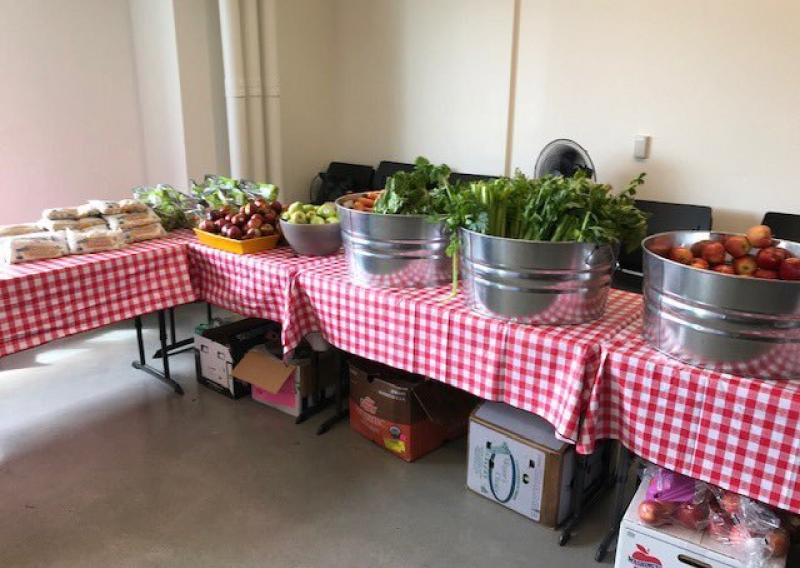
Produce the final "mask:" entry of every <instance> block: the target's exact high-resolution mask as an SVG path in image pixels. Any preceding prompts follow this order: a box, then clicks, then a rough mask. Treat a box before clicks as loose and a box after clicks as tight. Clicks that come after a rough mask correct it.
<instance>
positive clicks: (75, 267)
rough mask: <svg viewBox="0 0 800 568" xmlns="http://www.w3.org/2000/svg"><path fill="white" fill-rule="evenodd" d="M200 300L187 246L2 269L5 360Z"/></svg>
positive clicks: (149, 245)
mask: <svg viewBox="0 0 800 568" xmlns="http://www.w3.org/2000/svg"><path fill="white" fill-rule="evenodd" d="M194 299H195V295H194V292H193V290H192V285H191V281H190V279H189V262H188V257H187V254H186V245H185V242H184V240H183V239H181V238H176V237H173V236H170V237H165V238H163V239H156V240H152V241H147V242H143V243H137V244H134V245H131V246H128V247H126V248H124V249H121V250H116V251H108V252H100V253H94V254H84V255H72V256H65V257H62V258H57V259H52V260H42V261H38V262H29V263H24V264H17V265H2V266H0V356H4V355H9V354H11V353H15V352H17V351H22V350H23V349H29V348H31V347H35V346H37V345H41V344H43V343H46V342H48V341H52V340H55V339H59V338H62V337H66V336H68V335H72V334H75V333H80V332H83V331H88V330H90V329H94V328H97V327H101V326H104V325H109V324H112V323H116V322H119V321H122V320H125V319H128V318H131V317H134V316H137V315H142V314H145V313H148V312H152V311H155V310H159V309H163V308H167V307H171V306H176V305H179V304H184V303H186V302H191V301H193V300H194Z"/></svg>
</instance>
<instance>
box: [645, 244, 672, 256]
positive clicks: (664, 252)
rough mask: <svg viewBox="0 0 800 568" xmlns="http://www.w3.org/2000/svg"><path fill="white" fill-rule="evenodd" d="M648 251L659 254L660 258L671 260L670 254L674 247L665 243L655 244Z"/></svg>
mask: <svg viewBox="0 0 800 568" xmlns="http://www.w3.org/2000/svg"><path fill="white" fill-rule="evenodd" d="M647 250H649V251H650V252H652V253H653V254H657V255H658V256H661V257H664V258H669V253H670V251H671V250H672V247H671V246H669V245H666V244H663V243H653V244H651V245H650V248H648V249H647Z"/></svg>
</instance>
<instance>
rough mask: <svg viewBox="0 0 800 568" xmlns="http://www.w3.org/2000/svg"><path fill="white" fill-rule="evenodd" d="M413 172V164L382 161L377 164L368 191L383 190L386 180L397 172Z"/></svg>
mask: <svg viewBox="0 0 800 568" xmlns="http://www.w3.org/2000/svg"><path fill="white" fill-rule="evenodd" d="M413 170H414V164H406V163H403V162H389V161H383V162H381V163H380V164H378V169H377V170H375V175H374V176H373V177H372V187H371V188H370V189H383V188H384V186H385V185H386V178H388V177H391V176H393V175H394V174H396V173H397V172H410V171H413Z"/></svg>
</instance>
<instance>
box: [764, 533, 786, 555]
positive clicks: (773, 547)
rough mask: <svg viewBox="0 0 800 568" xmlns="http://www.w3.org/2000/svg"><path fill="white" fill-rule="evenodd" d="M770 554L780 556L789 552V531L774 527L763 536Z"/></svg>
mask: <svg viewBox="0 0 800 568" xmlns="http://www.w3.org/2000/svg"><path fill="white" fill-rule="evenodd" d="M765 539H766V541H767V548H768V549H769V551H770V556H772V557H773V558H780V557H781V556H786V553H788V552H789V533H788V532H787V531H786V530H784V529H775V530H773V531H770V532H768V533H767V536H766V537H765Z"/></svg>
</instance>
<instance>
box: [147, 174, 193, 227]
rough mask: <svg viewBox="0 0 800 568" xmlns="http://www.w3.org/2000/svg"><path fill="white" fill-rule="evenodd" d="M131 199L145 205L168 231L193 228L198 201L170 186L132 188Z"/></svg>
mask: <svg viewBox="0 0 800 568" xmlns="http://www.w3.org/2000/svg"><path fill="white" fill-rule="evenodd" d="M133 197H134V198H135V199H136V200H137V201H141V202H142V203H147V204H148V205H149V206H150V207H151V208H152V209H153V211H155V213H156V215H158V217H159V218H160V219H161V224H162V225H163V226H164V228H165V229H166V230H168V231H172V230H173V229H188V228H191V227H193V226H194V223H193V222H192V216H193V213H192V212H193V211H195V210H197V209H198V207H199V201H198V200H197V199H195V198H193V197H191V196H189V195H186V194H185V193H181V192H180V191H178V190H177V189H175V188H174V187H172V186H171V185H166V184H159V185H156V186H153V187H147V186H141V187H137V188H134V190H133Z"/></svg>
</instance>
